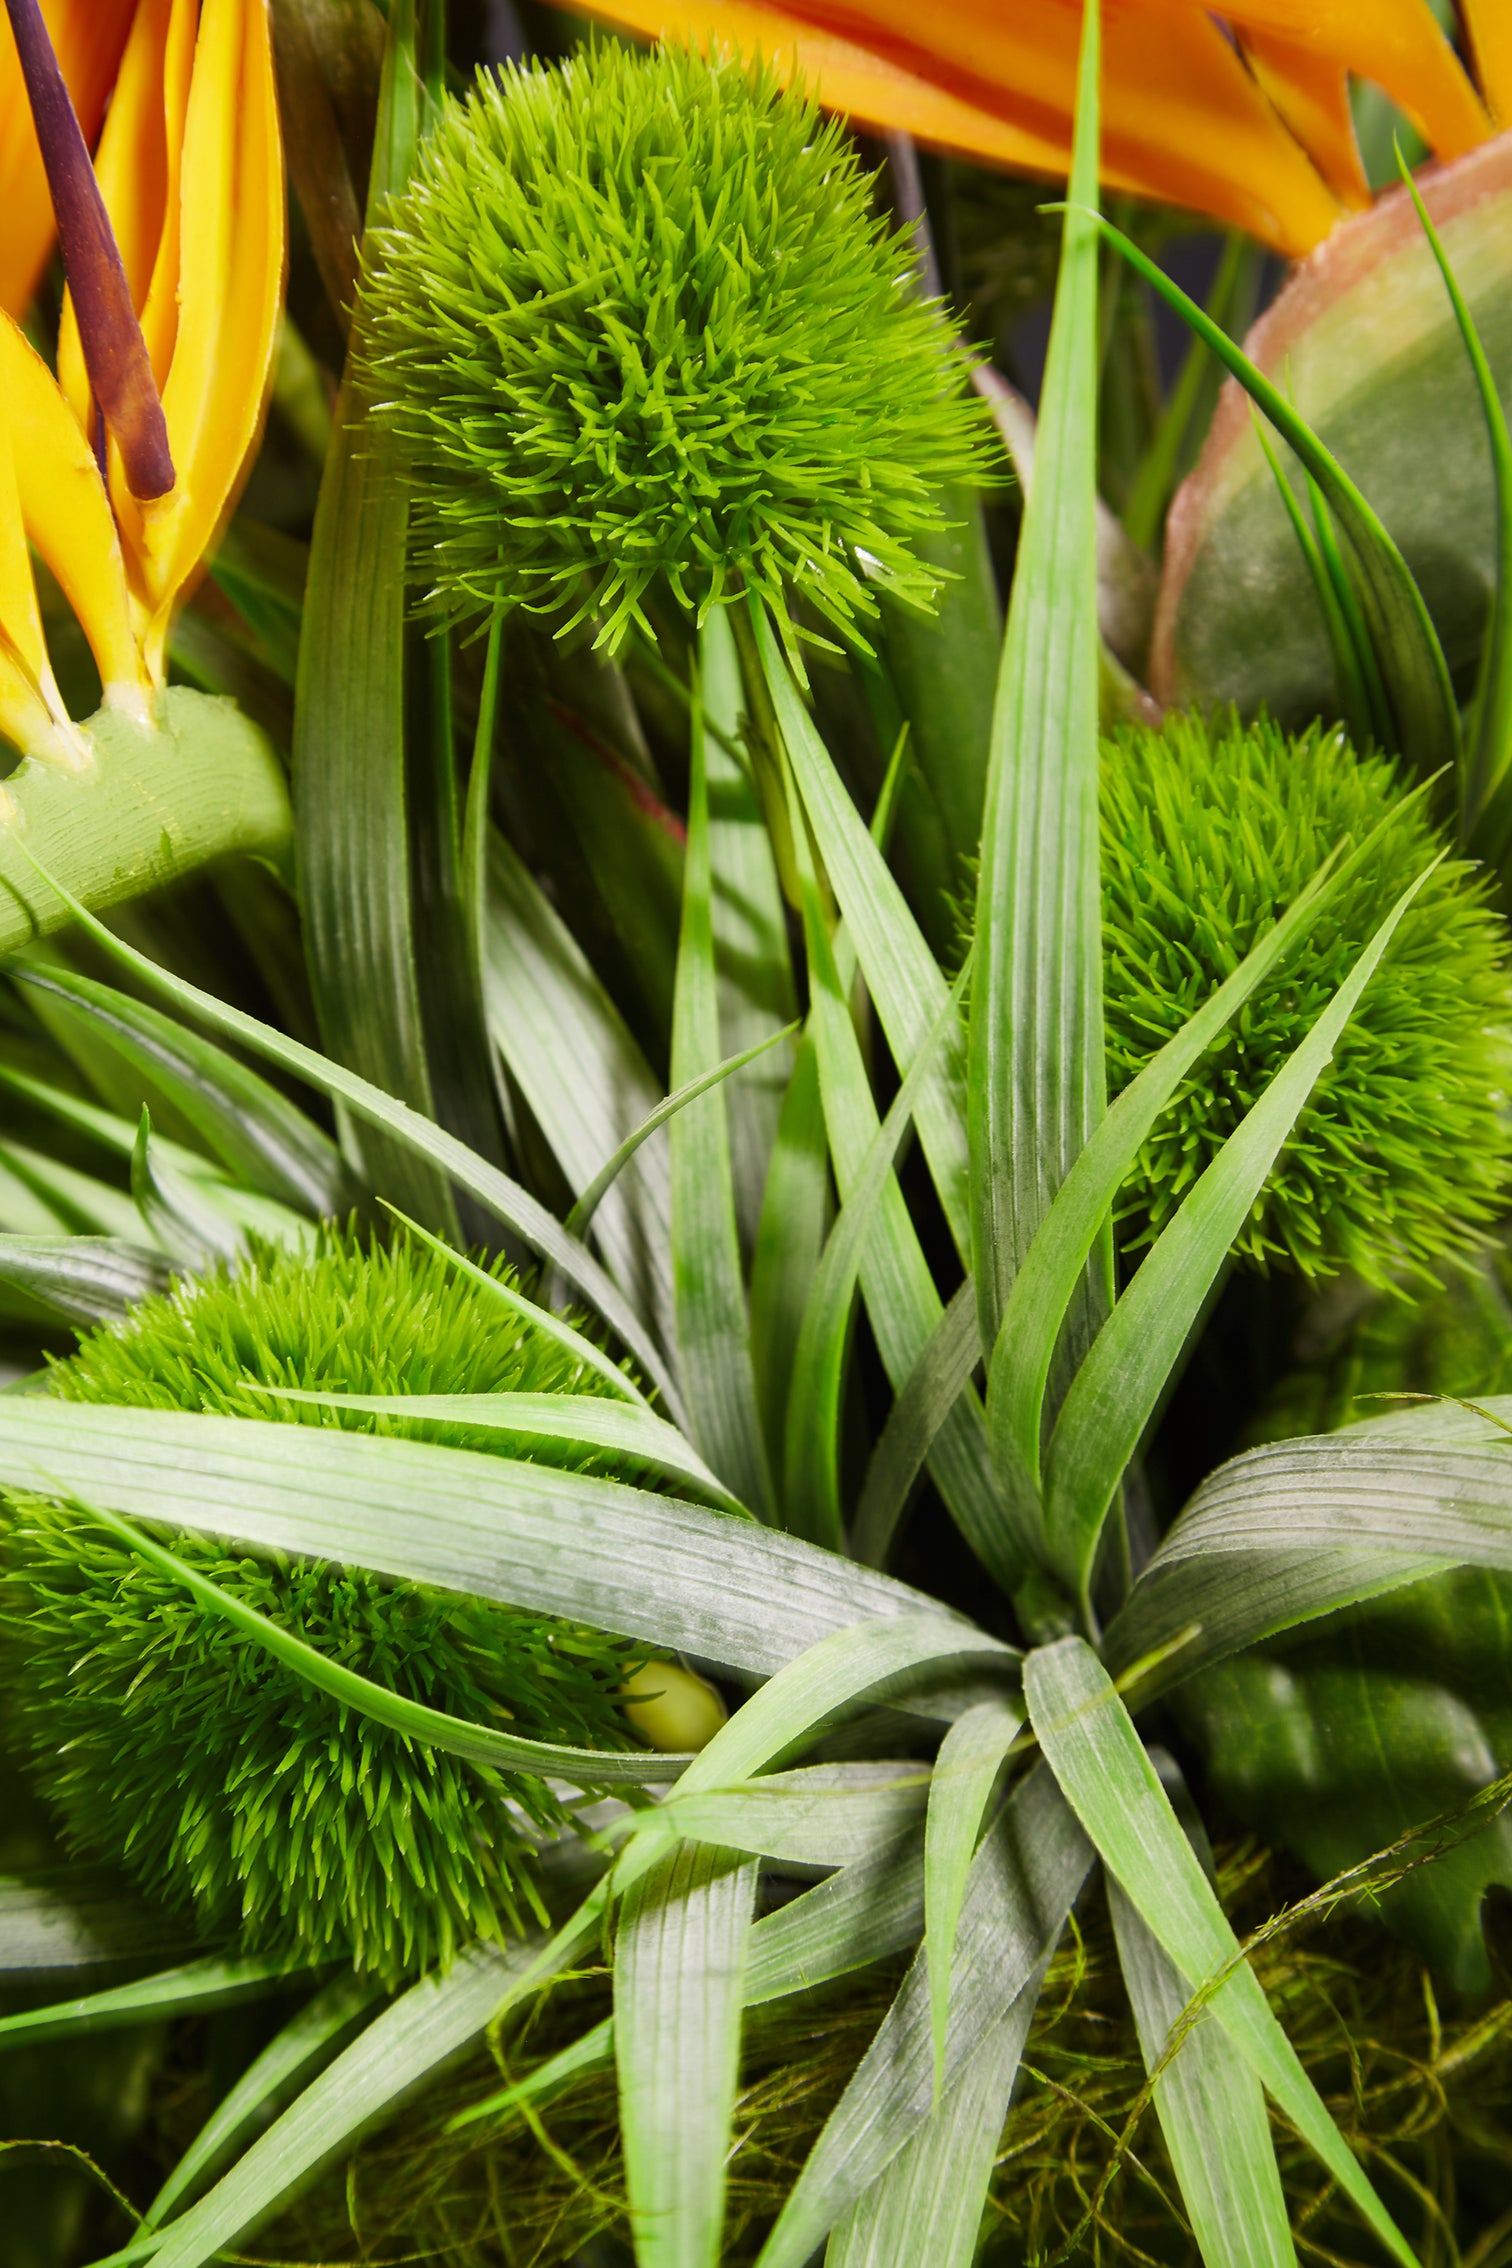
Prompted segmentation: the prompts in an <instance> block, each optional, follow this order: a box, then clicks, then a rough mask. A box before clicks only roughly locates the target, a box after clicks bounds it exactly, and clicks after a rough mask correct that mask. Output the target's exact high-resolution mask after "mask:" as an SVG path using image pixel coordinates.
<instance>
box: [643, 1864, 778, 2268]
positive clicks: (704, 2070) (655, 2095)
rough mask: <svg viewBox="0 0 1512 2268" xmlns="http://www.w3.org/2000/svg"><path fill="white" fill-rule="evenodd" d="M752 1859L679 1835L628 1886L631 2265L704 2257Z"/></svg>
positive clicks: (735, 2052) (725, 2135)
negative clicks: (633, 2262)
mask: <svg viewBox="0 0 1512 2268" xmlns="http://www.w3.org/2000/svg"><path fill="white" fill-rule="evenodd" d="M755 1894H756V1868H755V1866H754V1865H753V1864H752V1863H751V1862H750V1861H749V1860H735V1859H733V1858H732V1857H731V1856H730V1854H729V1853H728V1852H724V1851H720V1850H718V1849H715V1848H712V1847H710V1846H709V1845H707V1844H686V1843H685V1844H682V1845H681V1846H679V1847H678V1848H677V1849H675V1850H673V1851H671V1852H669V1853H668V1855H667V1857H666V1858H664V1859H663V1860H661V1861H660V1863H659V1864H658V1865H657V1866H656V1868H655V1869H654V1870H653V1871H652V1872H651V1873H649V1874H647V1875H644V1876H643V1877H642V1879H641V1880H640V1881H639V1882H638V1883H637V1884H636V1885H635V1887H634V1888H633V1889H632V1890H631V1891H630V1893H629V1895H628V1896H627V1897H626V1899H625V1900H624V1903H623V1905H622V1907H621V1910H620V1922H619V1931H618V1935H617V1937H616V1941H615V1955H614V2047H615V2058H616V2061H617V2063H618V2066H619V2093H620V2127H621V2132H622V2134H623V2136H624V2148H625V2176H626V2182H627V2185H628V2188H629V2192H630V2218H631V2224H632V2227H633V2229H634V2233H635V2258H636V2262H637V2268H717V2263H718V2260H719V2256H720V2237H721V2234H722V2231H723V2226H724V2197H725V2164H726V2160H727V2159H728V2157H729V2153H730V2128H731V2124H732V2121H733V2119H734V2115H735V2085H736V2079H737V2077H738V2073H739V2059H740V2017H741V2010H742V2008H743V2006H744V2000H745V1992H744V1986H745V1974H744V1972H745V1951H746V1940H747V1937H748V1936H749V1933H750V1926H751V1908H752V1903H753V1900H754V1898H755Z"/></svg>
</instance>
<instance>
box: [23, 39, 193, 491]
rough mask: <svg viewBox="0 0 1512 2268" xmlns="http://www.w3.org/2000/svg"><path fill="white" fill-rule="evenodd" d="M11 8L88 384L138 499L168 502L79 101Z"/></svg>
mask: <svg viewBox="0 0 1512 2268" xmlns="http://www.w3.org/2000/svg"><path fill="white" fill-rule="evenodd" d="M5 5H6V9H7V12H8V13H9V16H10V22H11V30H12V31H13V32H14V33H15V35H16V50H17V53H18V54H19V56H20V58H21V73H22V77H23V78H24V79H25V81H26V92H27V96H28V99H29V100H30V103H31V112H32V117H33V119H34V120H35V121H36V127H37V140H38V141H39V143H40V144H41V146H42V163H43V165H44V167H45V168H46V170H47V186H48V189H49V191H50V192H51V195H52V205H53V212H54V214H55V215H56V216H57V222H58V242H59V244H60V246H61V247H62V251H63V265H64V268H65V269H66V270H67V272H68V288H69V290H70V292H71V293H72V295H73V304H74V314H75V316H76V317H77V319H78V325H79V342H80V344H81V346H82V347H83V349H84V366H85V368H86V369H87V370H88V372H89V383H90V386H91V387H92V388H93V391H94V397H95V400H96V402H97V403H98V404H99V407H100V413H101V415H102V416H103V418H104V420H105V423H106V425H107V427H108V428H109V430H110V432H111V434H112V436H113V438H114V440H115V443H116V446H117V447H118V448H119V450H120V452H121V468H122V470H123V472H124V473H125V475H126V485H127V487H128V488H129V489H130V490H131V493H132V495H133V496H137V497H140V498H141V499H142V500H143V501H144V502H146V501H147V500H148V499H150V498H152V497H154V496H166V495H167V493H168V491H169V489H170V488H172V486H173V481H174V471H173V456H172V452H171V451H170V449H169V447H168V427H167V423H166V421H165V420H164V417H163V405H162V402H161V400H160V399H159V397H158V390H157V386H156V384H155V383H154V381H153V376H152V364H151V362H150V361H149V360H148V357H147V342H146V340H145V339H144V338H143V337H142V327H141V325H140V323H138V321H137V318H136V310H135V308H134V307H133V306H132V304H131V287H130V286H129V284H128V283H127V281H126V270H125V269H124V268H123V267H122V265H121V254H120V249H119V247H118V246H117V244H116V240H115V232H114V230H113V229H112V228H111V225H110V216H109V214H108V213H107V212H106V210H105V200H104V198H103V197H102V196H101V195H100V185H99V183H98V181H97V180H96V179H95V171H94V167H93V165H92V164H91V163H90V159H89V151H88V149H87V147H86V146H85V141H84V136H83V134H82V133H81V131H80V129H79V121H78V118H77V117H76V116H75V113H74V106H73V102H72V100H71V98H70V96H69V92H68V88H67V86H66V85H65V84H64V79H63V74H62V72H61V71H60V70H59V68H58V58H57V56H56V55H55V54H54V53H53V44H52V40H51V38H50V37H49V35H48V30H47V26H46V24H45V23H44V22H43V20H42V10H41V8H40V7H39V5H38V0H5Z"/></svg>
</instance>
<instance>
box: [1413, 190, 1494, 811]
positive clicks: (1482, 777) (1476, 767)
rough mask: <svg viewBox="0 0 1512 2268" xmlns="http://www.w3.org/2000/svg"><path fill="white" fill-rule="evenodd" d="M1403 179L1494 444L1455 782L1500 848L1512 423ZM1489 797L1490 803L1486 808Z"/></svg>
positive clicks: (1447, 264) (1445, 262)
mask: <svg viewBox="0 0 1512 2268" xmlns="http://www.w3.org/2000/svg"><path fill="white" fill-rule="evenodd" d="M1398 162H1399V164H1400V165H1401V173H1402V179H1403V180H1404V181H1405V182H1406V184H1407V191H1408V194H1409V196H1410V197H1411V199H1412V202H1413V204H1414V205H1415V206H1416V207H1417V216H1418V219H1419V221H1420V222H1421V223H1422V228H1423V234H1424V235H1425V236H1426V237H1427V239H1428V242H1429V245H1430V247H1431V249H1432V252H1433V257H1434V259H1435V260H1436V261H1437V262H1438V265H1439V272H1440V274H1441V275H1442V276H1443V279H1444V288H1445V290H1446V291H1447V292H1448V294H1449V304H1450V305H1451V307H1452V308H1453V309H1454V320H1455V322H1456V323H1457V324H1458V325H1459V332H1460V337H1461V338H1462V339H1463V340H1464V343H1465V353H1466V356H1467V357H1468V359H1469V363H1470V368H1471V370H1472V371H1473V372H1474V374H1475V387H1476V392H1477V393H1478V394H1479V396H1480V403H1481V410H1482V413H1483V415H1484V417H1485V420H1486V438H1487V441H1488V442H1489V444H1490V450H1491V479H1492V485H1493V488H1494V492H1495V497H1496V589H1495V592H1494V593H1493V596H1492V600H1491V613H1490V619H1489V622H1488V624H1487V628H1486V643H1485V650H1484V653H1483V656H1482V661H1481V672H1480V684H1479V686H1478V687H1477V689H1476V696H1475V710H1474V715H1473V718H1472V735H1473V737H1472V741H1471V745H1470V747H1469V749H1468V750H1467V751H1466V761H1465V770H1464V778H1463V781H1462V783H1461V789H1460V831H1461V834H1462V836H1463V837H1464V838H1465V839H1466V840H1467V841H1473V840H1474V839H1475V837H1476V831H1477V825H1478V822H1479V821H1480V818H1481V815H1482V813H1483V812H1484V813H1485V815H1486V820H1487V826H1486V834H1487V835H1488V837H1489V838H1490V841H1491V842H1492V843H1494V844H1495V846H1496V849H1497V851H1498V852H1500V851H1501V850H1503V849H1505V847H1506V838H1507V832H1508V825H1509V819H1512V814H1509V813H1508V811H1507V810H1506V808H1505V801H1506V799H1505V797H1504V796H1499V795H1498V792H1497V791H1498V789H1499V788H1500V787H1501V785H1502V781H1503V779H1504V778H1505V775H1506V771H1507V767H1508V765H1509V764H1512V430H1509V428H1508V424H1507V413H1506V410H1505V409H1504V408H1503V406H1502V398H1501V394H1500V392H1499V390H1498V388H1497V383H1496V374H1495V372H1494V371H1493V370H1492V368H1491V364H1490V360H1489V358H1488V356H1487V354H1486V349H1485V345H1484V343H1483V341H1482V339H1481V335H1480V332H1479V330H1478V329H1477V328H1476V322H1475V317H1474V316H1473V315H1472V314H1471V312H1470V306H1469V302H1468V301H1467V300H1466V298H1465V295H1464V293H1463V292H1462V291H1461V289H1460V287H1459V279H1458V278H1457V276H1456V275H1455V273H1454V268H1453V264H1452V263H1451V261H1450V258H1449V255H1448V253H1447V252H1446V251H1445V249H1444V241H1443V238H1442V237H1441V236H1440V235H1439V232H1438V230H1437V228H1435V226H1434V223H1433V216H1432V214H1431V213H1430V212H1429V210H1428V207H1427V206H1426V205H1425V204H1424V202H1423V197H1422V192H1421V191H1420V190H1419V188H1418V185H1417V183H1416V181H1414V179H1413V177H1412V170H1411V168H1410V167H1409V166H1408V165H1407V164H1406V163H1405V162H1404V161H1403V160H1402V159H1401V156H1400V152H1399V153H1398ZM1493 799H1495V801H1496V806H1497V808H1495V809H1494V810H1492V809H1489V808H1488V806H1491V805H1492V802H1493Z"/></svg>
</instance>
